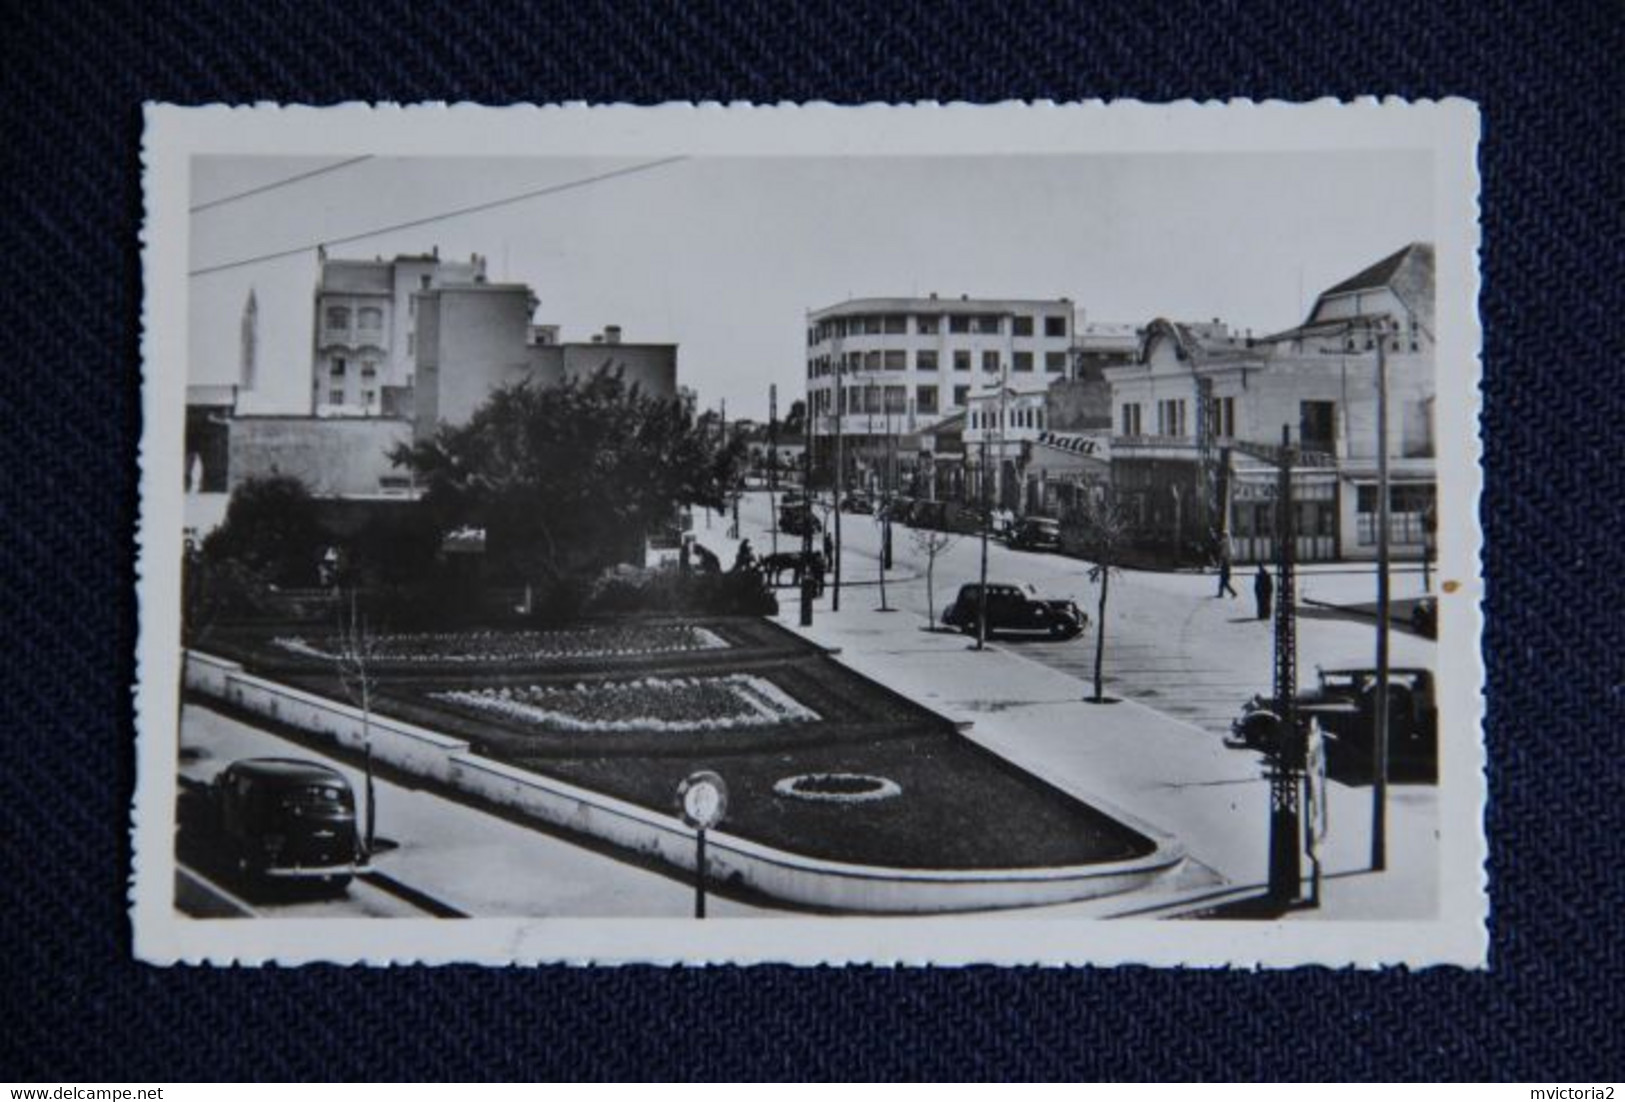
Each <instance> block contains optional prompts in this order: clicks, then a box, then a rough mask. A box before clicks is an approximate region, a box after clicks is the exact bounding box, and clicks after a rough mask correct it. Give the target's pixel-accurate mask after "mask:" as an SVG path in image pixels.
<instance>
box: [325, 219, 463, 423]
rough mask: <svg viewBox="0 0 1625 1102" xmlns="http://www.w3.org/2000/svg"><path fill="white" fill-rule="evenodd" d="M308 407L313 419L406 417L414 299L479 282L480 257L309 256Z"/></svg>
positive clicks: (414, 332)
mask: <svg viewBox="0 0 1625 1102" xmlns="http://www.w3.org/2000/svg"><path fill="white" fill-rule="evenodd" d="M317 262H318V264H319V270H318V272H317V276H316V294H315V331H314V337H313V346H312V356H311V387H310V412H311V413H313V414H314V415H316V416H318V417H403V416H406V417H409V416H411V409H410V406H409V405H408V404H407V397H408V396H409V394H410V392H411V388H412V385H413V382H414V378H415V371H416V366H415V359H416V353H417V302H416V296H417V295H418V294H419V293H420V292H423V291H428V290H432V289H436V288H440V287H451V286H472V285H475V284H483V283H484V282H485V258H484V257H481V256H478V255H475V256H471V257H469V259H468V261H467V262H466V263H464V262H458V261H450V260H442V259H440V252H439V250H438V249H436V250H435V251H434V252H432V253H429V254H425V255H418V256H397V257H395V258H394V259H392V260H385V259H384V258H382V257H375V258H374V259H372V260H350V259H341V258H334V257H329V256H328V255H327V253H326V250H321V251H319V252H318V254H317Z"/></svg>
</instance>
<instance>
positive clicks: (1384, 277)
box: [1321, 242, 1418, 296]
mask: <svg viewBox="0 0 1625 1102" xmlns="http://www.w3.org/2000/svg"><path fill="white" fill-rule="evenodd" d="M1417 247H1418V243H1417V242H1412V243H1411V244H1409V245H1406V246H1405V247H1404V248H1403V249H1400V250H1399V251H1398V252H1397V253H1394V254H1393V255H1392V256H1385V257H1383V258H1382V259H1381V260H1379V261H1377V262H1376V263H1375V264H1373V265H1371V267H1369V268H1366V269H1364V270H1363V271H1360V272H1356V273H1355V274H1354V275H1351V276H1349V277H1348V278H1347V279H1345V280H1344V281H1343V282H1341V283H1339V284H1337V285H1336V286H1334V287H1328V288H1326V290H1324V291H1322V292H1321V295H1322V296H1325V295H1341V294H1343V293H1344V292H1347V291H1366V290H1373V289H1375V288H1378V287H1386V286H1388V284H1389V283H1391V282H1392V281H1393V278H1394V275H1395V273H1397V272H1398V271H1399V268H1400V265H1402V264H1404V263H1405V258H1406V257H1407V256H1408V255H1410V252H1411V250H1412V249H1415V248H1417Z"/></svg>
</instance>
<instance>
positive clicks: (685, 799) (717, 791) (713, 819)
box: [677, 769, 728, 918]
mask: <svg viewBox="0 0 1625 1102" xmlns="http://www.w3.org/2000/svg"><path fill="white" fill-rule="evenodd" d="M677 810H678V811H679V812H680V813H681V814H682V816H683V822H685V823H687V824H688V825H689V826H691V827H693V828H694V917H695V918H704V917H705V832H706V831H707V830H709V829H710V828H711V827H713V826H715V825H716V824H718V823H720V822H721V821H722V817H723V816H724V815H725V814H727V812H728V785H727V782H725V781H724V780H723V779H722V778H721V777H720V776H718V775H717V774H716V773H713V772H711V771H710V770H709V769H703V770H701V771H700V772H698V773H691V774H689V775H688V776H687V777H684V778H683V780H682V783H681V784H679V785H678V786H677Z"/></svg>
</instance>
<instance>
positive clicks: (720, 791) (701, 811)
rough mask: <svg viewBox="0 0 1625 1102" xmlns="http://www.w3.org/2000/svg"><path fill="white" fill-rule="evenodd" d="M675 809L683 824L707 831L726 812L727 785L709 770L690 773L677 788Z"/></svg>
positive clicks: (720, 819) (718, 821) (719, 820)
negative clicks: (680, 814)
mask: <svg viewBox="0 0 1625 1102" xmlns="http://www.w3.org/2000/svg"><path fill="white" fill-rule="evenodd" d="M677 808H678V810H679V811H681V812H682V814H683V822H685V823H687V824H688V825H689V826H691V827H694V828H695V829H696V830H709V829H710V828H711V827H713V826H715V825H716V824H717V823H720V822H721V821H722V816H723V815H724V814H726V813H727V811H728V785H727V782H725V781H724V780H723V779H722V778H721V777H719V776H717V775H716V774H715V773H713V772H711V771H710V770H709V769H706V770H702V771H700V772H698V773H691V774H689V775H688V776H687V777H684V778H683V783H681V784H679V785H678V786H677Z"/></svg>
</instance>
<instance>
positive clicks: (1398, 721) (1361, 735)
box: [1228, 666, 1439, 783]
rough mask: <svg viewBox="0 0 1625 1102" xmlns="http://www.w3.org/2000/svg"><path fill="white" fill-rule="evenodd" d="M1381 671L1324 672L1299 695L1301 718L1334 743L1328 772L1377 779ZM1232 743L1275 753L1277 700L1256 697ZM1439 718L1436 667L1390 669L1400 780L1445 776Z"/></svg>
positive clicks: (1394, 760)
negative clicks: (1314, 723) (1440, 759)
mask: <svg viewBox="0 0 1625 1102" xmlns="http://www.w3.org/2000/svg"><path fill="white" fill-rule="evenodd" d="M1376 689H1377V671H1376V670H1374V669H1372V668H1371V667H1369V666H1343V667H1337V668H1330V669H1317V670H1316V683H1315V685H1314V686H1313V687H1312V688H1309V689H1306V690H1303V691H1301V692H1299V694H1298V700H1297V708H1298V714H1299V716H1300V717H1302V718H1303V719H1304V720H1305V721H1306V722H1307V721H1308V720H1310V719H1314V720H1316V721H1318V722H1319V723H1320V729H1321V731H1322V732H1323V733H1324V735H1325V738H1326V755H1327V761H1328V768H1329V769H1331V770H1332V771H1333V772H1334V773H1336V774H1337V775H1339V776H1341V777H1344V778H1347V779H1351V780H1362V779H1369V777H1370V776H1371V771H1372V767H1373V763H1374V758H1373V754H1374V750H1375V739H1376V715H1377V708H1376V699H1377V693H1376ZM1230 730H1231V734H1232V737H1231V739H1230V740H1228V741H1229V743H1230V745H1232V746H1247V747H1250V748H1252V749H1255V750H1265V751H1268V750H1271V749H1273V745H1272V743H1273V740H1274V739H1275V738H1276V737H1277V730H1278V728H1277V725H1276V723H1275V718H1274V712H1273V702H1272V701H1270V700H1269V699H1267V698H1265V697H1262V696H1255V697H1253V699H1252V700H1250V701H1248V702H1247V705H1246V706H1245V707H1244V708H1243V709H1242V713H1241V715H1240V716H1239V717H1238V718H1237V719H1236V720H1235V722H1234V723H1232V724H1231V725H1230ZM1438 739H1439V713H1438V707H1437V704H1436V701H1435V698H1434V691H1433V673H1432V671H1431V670H1425V669H1415V668H1394V669H1390V670H1389V671H1388V765H1389V776H1390V777H1391V778H1393V779H1396V780H1407V781H1417V782H1426V783H1431V782H1432V781H1433V780H1434V779H1435V777H1436V776H1437V772H1438Z"/></svg>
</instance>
